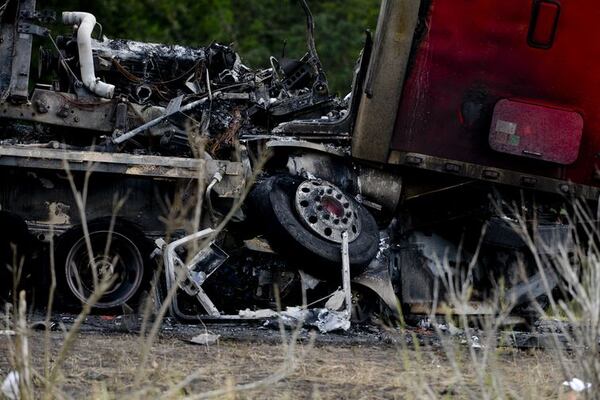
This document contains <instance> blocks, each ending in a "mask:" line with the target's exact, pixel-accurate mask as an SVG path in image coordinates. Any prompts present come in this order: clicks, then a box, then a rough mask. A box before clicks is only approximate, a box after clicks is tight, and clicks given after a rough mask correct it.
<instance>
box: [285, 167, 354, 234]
mask: <svg viewBox="0 0 600 400" xmlns="http://www.w3.org/2000/svg"><path fill="white" fill-rule="evenodd" d="M295 206H296V211H297V212H298V215H299V216H300V219H301V220H302V222H304V224H305V225H306V226H307V227H308V228H309V229H310V230H312V231H313V232H315V233H316V234H317V235H319V236H320V237H322V238H324V239H327V240H331V241H332V242H335V243H341V242H342V233H343V232H344V231H346V232H348V240H349V241H350V242H351V241H353V240H354V239H356V238H357V237H358V235H359V234H360V219H359V218H358V209H357V207H356V206H355V203H354V202H353V201H351V200H350V199H349V198H348V196H346V195H345V194H344V193H343V192H342V191H341V190H340V189H338V188H337V187H336V186H335V185H333V184H331V183H329V182H327V181H321V180H317V179H311V180H307V181H304V182H302V183H301V184H300V186H298V189H296V198H295Z"/></svg>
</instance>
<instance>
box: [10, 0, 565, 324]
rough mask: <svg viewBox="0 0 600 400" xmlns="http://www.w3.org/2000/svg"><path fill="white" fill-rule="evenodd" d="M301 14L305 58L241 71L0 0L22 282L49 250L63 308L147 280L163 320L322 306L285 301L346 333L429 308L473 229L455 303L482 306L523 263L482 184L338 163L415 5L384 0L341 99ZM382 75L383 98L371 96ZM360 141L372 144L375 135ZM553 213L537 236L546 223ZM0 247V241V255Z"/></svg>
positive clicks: (23, 0) (124, 292)
mask: <svg viewBox="0 0 600 400" xmlns="http://www.w3.org/2000/svg"><path fill="white" fill-rule="evenodd" d="M415 3H418V2H415ZM300 4H301V6H302V8H303V9H304V11H305V13H306V18H307V38H308V40H307V43H308V46H307V47H308V51H307V53H306V55H305V56H304V57H302V58H301V59H299V60H290V59H284V58H281V59H278V58H276V57H271V58H270V60H269V67H268V68H266V69H252V68H249V67H247V66H246V65H244V64H243V62H242V59H241V58H240V56H239V55H238V54H237V53H236V52H235V51H234V50H233V49H232V48H231V47H228V46H224V45H220V44H216V43H213V44H211V45H209V46H207V47H205V48H188V47H182V46H177V45H161V44H151V43H141V42H136V41H130V40H120V39H108V38H106V37H104V36H103V35H102V31H101V29H98V25H97V23H96V19H95V17H94V16H93V15H92V14H89V13H84V12H64V13H62V22H63V23H64V24H65V25H67V26H71V27H73V30H72V34H68V35H64V36H55V35H54V34H53V32H50V30H49V29H48V28H46V27H44V25H47V26H49V25H50V23H51V22H52V19H53V14H52V13H49V12H41V11H38V10H36V8H35V1H34V0H20V1H16V0H14V1H11V0H9V1H8V2H5V4H4V6H2V8H1V9H0V18H1V35H2V40H1V41H0V96H1V97H0V168H2V180H1V184H0V206H1V209H2V211H1V212H2V221H3V225H4V226H5V227H9V229H8V230H9V231H7V232H4V233H3V234H2V235H3V237H2V239H3V240H4V241H5V242H8V241H10V242H13V243H16V244H17V245H18V247H17V248H18V251H19V252H25V253H26V257H27V260H28V261H30V263H31V264H36V266H35V268H36V269H34V270H33V271H34V273H33V274H32V275H36V274H38V275H43V274H44V273H45V272H44V271H41V269H42V268H41V267H40V266H39V264H42V262H41V260H44V259H46V255H40V254H42V253H43V254H45V253H44V252H45V251H47V249H48V246H50V245H51V246H54V248H55V251H54V254H55V256H56V264H55V265H56V272H57V279H58V283H59V289H60V295H61V296H62V297H63V298H64V299H63V300H64V301H65V302H67V303H68V302H69V301H75V302H79V303H81V302H85V301H86V300H87V298H88V297H89V296H90V295H91V293H92V291H93V289H94V285H95V284H96V283H97V279H98V277H100V278H105V279H113V280H114V282H113V284H112V286H111V287H110V288H109V290H107V291H106V293H104V294H103V295H102V297H101V298H100V299H99V301H98V302H97V303H96V304H95V307H97V308H103V309H112V308H115V307H118V306H121V305H123V304H126V303H127V304H133V303H135V301H136V300H138V299H139V298H140V296H141V294H142V293H143V292H144V291H145V290H147V288H149V282H150V280H151V278H152V276H153V274H154V273H155V271H159V272H160V273H161V274H160V276H159V279H158V282H159V284H158V285H157V290H156V291H157V298H161V296H164V293H166V291H167V289H170V288H172V287H175V286H177V287H178V288H179V289H178V292H177V295H176V296H174V298H173V300H172V302H171V311H172V312H173V313H174V314H175V315H176V316H178V317H180V318H184V319H197V318H198V317H201V318H215V319H219V318H228V319H231V318H241V319H245V318H264V317H268V316H272V315H274V312H272V311H270V310H274V309H276V307H277V301H281V304H282V305H284V306H294V305H295V306H298V305H303V304H304V305H307V304H311V305H314V306H315V307H320V308H318V309H316V310H315V309H307V308H306V307H301V306H300V307H296V308H289V309H288V311H287V313H288V314H287V317H289V318H292V319H293V318H312V319H313V320H314V321H315V324H316V325H317V326H318V327H319V328H320V329H322V330H328V329H330V328H336V327H345V326H347V325H346V322H347V321H348V318H349V316H350V313H351V312H352V307H354V308H355V309H359V310H360V311H365V310H367V311H368V310H369V309H371V310H372V305H373V301H372V299H373V298H375V297H377V296H378V298H379V299H380V300H382V301H383V304H386V305H387V306H388V307H389V308H390V309H391V310H392V311H393V312H394V311H396V310H398V308H397V306H398V305H402V307H403V308H404V310H405V311H409V312H416V313H419V312H429V310H430V308H431V306H432V304H434V300H435V297H436V296H435V293H434V291H435V288H436V287H437V286H439V285H438V284H436V281H437V279H438V277H439V274H440V272H439V269H438V268H437V267H436V265H435V264H436V259H442V258H444V257H446V258H447V259H450V264H451V265H452V266H453V268H455V269H457V270H459V269H461V268H463V267H464V265H463V264H465V262H462V263H461V262H460V258H461V254H463V255H462V257H464V259H465V260H466V264H469V261H470V260H469V256H468V254H475V253H476V252H475V250H474V249H475V248H476V247H477V243H478V237H479V234H480V232H481V226H483V225H489V227H490V228H489V229H488V234H486V236H485V237H484V239H483V246H482V249H481V252H480V256H479V258H478V260H477V262H476V266H475V268H474V271H475V273H474V275H475V278H474V281H475V285H476V288H477V290H476V291H475V293H474V295H473V301H474V302H476V303H477V306H474V308H473V310H461V311H462V312H473V313H481V312H485V311H482V310H485V307H484V305H485V301H486V296H487V294H488V293H489V292H490V290H491V289H492V287H493V286H494V281H495V280H496V279H499V278H500V277H504V276H506V277H508V276H511V277H514V276H517V275H518V274H516V273H515V271H516V268H517V265H518V264H519V263H518V261H519V260H521V259H522V257H519V256H518V254H521V255H523V257H524V258H526V257H527V254H526V253H527V252H526V249H525V244H524V243H523V242H522V240H521V239H520V238H519V237H518V235H516V234H515V233H513V232H512V231H511V229H510V228H509V226H508V223H507V222H506V216H505V215H502V216H500V215H499V213H498V212H497V211H496V209H495V208H494V206H493V205H492V204H491V202H490V200H489V198H488V196H487V194H488V193H489V192H490V186H489V185H488V184H486V183H485V182H484V183H480V182H478V181H476V180H473V179H469V178H468V177H463V178H461V177H460V176H458V175H457V174H454V175H452V176H451V177H446V176H445V175H444V174H439V173H438V174H436V173H434V172H430V171H415V170H413V169H411V168H410V165H409V166H408V167H406V166H398V165H392V164H391V163H381V162H374V161H369V160H368V159H369V157H364V158H363V159H361V158H357V157H356V155H357V154H354V153H355V148H356V149H358V150H356V152H357V153H358V152H360V151H363V153H364V143H365V141H364V137H363V136H364V135H363V134H362V133H361V135H359V134H358V133H356V132H357V129H359V128H360V127H361V124H362V125H364V124H365V123H366V122H365V121H367V120H368V118H371V117H369V115H373V111H370V110H368V109H363V108H362V107H364V106H365V104H366V103H369V102H370V101H373V99H377V98H382V97H383V98H386V97H388V100H384V101H391V104H392V105H393V104H394V101H392V100H394V99H396V98H397V97H398V96H399V93H400V89H398V88H401V87H402V85H401V83H402V81H403V75H402V74H403V73H404V72H405V69H406V63H405V62H398V63H397V64H398V65H397V66H396V65H391V66H390V65H387V64H386V62H385V57H389V54H386V51H388V50H390V49H391V50H392V51H396V52H400V54H408V51H407V49H410V46H411V40H410V39H412V36H413V32H412V31H411V30H409V31H408V32H405V31H402V33H401V35H400V36H399V37H400V38H401V39H402V40H398V41H396V42H392V41H391V40H390V38H389V36H390V35H389V32H393V31H394V30H398V29H399V28H398V26H396V25H395V24H400V23H402V21H404V22H407V23H408V25H407V26H408V27H411V26H412V27H413V28H414V26H415V24H416V23H417V19H418V18H419V15H418V12H417V11H418V9H419V7H418V6H417V7H416V9H415V10H413V9H412V8H414V7H415V6H412V8H411V7H409V9H408V11H407V10H403V11H402V15H401V16H400V17H398V13H399V12H400V11H399V10H397V9H396V8H398V7H396V6H394V5H393V4H394V2H384V5H383V6H382V7H384V8H385V10H386V12H385V13H382V16H381V17H380V22H379V28H378V32H377V37H376V38H375V42H374V43H375V44H374V45H373V42H372V40H371V38H370V37H369V36H368V37H367V40H366V43H365V48H364V49H363V52H362V54H361V57H360V59H359V62H358V63H357V66H356V70H355V76H354V81H353V86H352V92H351V94H350V95H348V96H347V97H346V98H345V99H343V100H342V99H340V98H337V97H335V96H332V95H331V94H330V91H329V88H328V84H327V78H326V75H325V73H324V72H323V68H322V65H321V62H320V60H319V57H318V54H317V51H316V47H315V43H314V35H313V21H312V16H311V14H310V11H309V10H308V6H307V4H306V3H305V1H303V0H302V1H300ZM397 17H398V18H397ZM394 18H397V19H398V21H395V20H394ZM105 29H106V30H107V31H108V30H109V29H110V27H105ZM402 35H404V36H402ZM407 38H408V39H407ZM34 42H35V43H38V42H40V44H41V50H40V52H39V54H38V56H37V67H36V66H32V65H31V64H32V61H31V60H32V48H33V43H34ZM394 46H395V47H394ZM402 46H404V47H402ZM383 67H385V68H387V69H386V70H385V76H386V78H385V79H387V81H384V82H383V84H386V85H387V86H386V87H389V88H391V91H390V90H387V92H386V91H384V92H380V93H377V92H376V95H378V96H380V97H377V96H375V97H373V93H372V91H373V90H374V88H375V90H377V89H378V85H381V82H380V81H381V79H382V78H381V77H382V76H383V74H382V72H381V70H382V68H383ZM30 82H34V84H33V89H31V88H30ZM378 82H379V83H378ZM369 91H371V93H369ZM379 101H381V100H379ZM396 104H397V103H396ZM367 105H368V104H367ZM380 111H381V112H383V111H385V107H384V108H383V109H382V110H380ZM365 115H367V116H366V117H365ZM365 118H367V119H365ZM379 118H380V119H381V120H390V121H392V120H394V119H395V113H394V114H390V115H386V114H381V115H379ZM382 129H383V128H382ZM361 141H362V148H363V150H360V146H361ZM353 142H354V143H353ZM372 145H373V146H380V147H381V146H382V145H381V144H380V142H378V140H376V138H374V139H373V143H372ZM356 146H358V147H356ZM384 147H386V151H387V144H385V145H384ZM267 153H268V154H269V156H268V157H266V156H265V154H267ZM407 160H408V158H407ZM416 163H417V160H416V159H415V160H414V162H413V164H414V165H416ZM414 165H413V166H414ZM90 172H91V173H90ZM74 189H75V191H76V190H81V191H83V193H82V198H81V199H79V200H81V201H78V199H77V196H74ZM496 190H498V189H496ZM511 190H513V189H506V191H503V192H502V193H503V195H504V196H509V197H510V196H511V195H513V192H512V191H511ZM513 191H514V190H513ZM239 200H244V201H243V203H242V204H241V207H238V205H239V204H238V203H240V201H239ZM82 206H84V209H81V208H82ZM200 206H201V209H200V208H199V207H200ZM553 218H554V216H549V217H548V218H547V221H548V224H546V225H544V226H545V229H546V230H548V231H551V232H552V233H553V234H554V233H556V232H559V233H560V232H562V231H561V229H562V228H563V226H562V225H560V224H556V223H554V222H553V221H555V220H554V219H553ZM83 219H85V221H84V220H83ZM466 228H469V229H466ZM86 237H87V238H88V239H87V240H86ZM461 242H462V243H463V246H464V251H462V252H459V251H458V248H459V244H460V243H461ZM44 243H45V244H44ZM107 243H108V244H107ZM3 246H4V245H3ZM469 252H471V253H469ZM8 253H9V249H8V248H5V247H3V255H4V260H3V262H5V263H6V262H8V261H7V260H11V259H12V258H11V257H8V256H7V254H8ZM31 253H34V255H31ZM90 253H91V254H90ZM35 257H37V258H35ZM158 265H164V269H163V268H162V267H161V268H157V266H158ZM458 275H459V274H458ZM539 279H540V277H539V276H537V275H536V273H535V271H533V272H532V276H531V277H530V279H529V280H528V281H527V282H526V283H525V282H523V281H519V282H513V285H510V288H509V289H508V290H509V291H511V293H512V295H514V296H513V297H514V298H515V299H516V302H517V304H519V305H520V306H521V307H522V309H525V308H526V306H527V304H528V303H529V302H530V301H531V299H533V298H536V297H537V296H538V295H541V294H542V291H540V287H541V285H540V284H539ZM350 280H352V284H351V282H350ZM536 282H538V283H537V284H536ZM374 294H376V295H377V296H374ZM439 300H440V302H441V303H443V302H444V291H443V290H441V294H440V298H439ZM435 304H436V306H439V304H437V303H435ZM370 307H371V308H370ZM440 307H441V306H440ZM354 311H356V310H354Z"/></svg>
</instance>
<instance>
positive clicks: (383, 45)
mask: <svg viewBox="0 0 600 400" xmlns="http://www.w3.org/2000/svg"><path fill="white" fill-rule="evenodd" d="M420 5H421V0H383V2H382V4H381V10H380V12H379V20H378V22H377V31H376V32H375V42H374V44H373V53H372V54H371V61H370V63H369V70H368V72H367V77H366V81H365V87H364V93H363V94H362V98H361V100H360V106H359V108H358V113H357V117H356V123H355V125H354V132H353V138H352V156H354V157H357V158H361V159H365V160H370V161H377V162H387V158H388V154H389V147H390V141H391V138H392V134H393V132H394V126H395V123H396V115H397V113H398V106H399V104H400V98H401V95H402V87H403V84H404V78H405V75H406V67H407V65H408V59H409V57H410V50H411V46H412V42H413V36H414V33H415V29H416V27H417V22H418V19H419V7H420Z"/></svg>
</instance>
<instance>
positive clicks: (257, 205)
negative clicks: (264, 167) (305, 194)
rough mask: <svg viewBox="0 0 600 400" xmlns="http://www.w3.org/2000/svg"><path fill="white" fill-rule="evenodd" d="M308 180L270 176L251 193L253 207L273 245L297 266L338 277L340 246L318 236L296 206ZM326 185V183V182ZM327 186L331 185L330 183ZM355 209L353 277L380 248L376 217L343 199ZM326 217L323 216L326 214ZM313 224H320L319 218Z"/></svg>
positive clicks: (340, 259)
mask: <svg viewBox="0 0 600 400" xmlns="http://www.w3.org/2000/svg"><path fill="white" fill-rule="evenodd" d="M303 182H306V180H304V179H302V178H298V177H293V176H289V175H278V176H273V177H270V178H268V179H266V180H264V181H262V182H260V183H258V184H257V185H256V187H255V188H254V189H253V191H252V193H251V194H250V199H249V200H250V201H249V203H250V207H252V208H254V211H255V212H256V214H257V215H258V216H259V217H260V218H261V222H260V223H261V226H262V227H263V229H264V231H265V235H266V237H267V239H268V240H269V242H270V243H271V244H272V246H273V247H274V248H275V249H276V250H277V251H279V252H281V253H283V254H288V255H290V256H292V257H293V259H294V260H295V263H296V265H297V266H298V267H299V268H302V269H304V270H306V271H307V272H309V273H311V274H314V275H315V276H318V277H328V276H337V275H338V274H339V273H340V269H341V262H342V258H341V244H340V243H338V242H337V241H334V240H329V239H326V238H325V237H324V236H322V235H319V234H318V233H317V232H316V231H315V229H311V227H309V226H307V223H311V222H309V221H305V220H304V218H302V216H301V215H299V213H298V211H297V207H296V205H295V202H296V191H297V189H298V187H299V186H300V185H301V184H303ZM324 183H326V182H324ZM327 186H329V184H328V183H327ZM344 199H346V200H347V201H348V202H350V203H351V208H352V209H355V210H356V216H355V218H356V220H357V221H358V222H359V223H360V227H361V229H360V231H359V232H358V234H357V235H355V236H354V240H352V241H351V242H350V243H349V251H350V264H351V269H352V273H353V274H357V273H360V272H361V271H362V270H363V268H364V267H365V266H366V265H367V264H368V263H369V262H370V261H371V260H372V259H373V257H375V255H376V254H377V251H378V249H379V230H378V227H377V223H376V222H375V219H374V218H373V216H372V215H371V214H370V213H369V212H368V211H367V210H366V209H365V208H364V207H363V206H362V205H360V204H358V203H357V202H356V201H355V200H354V199H352V198H351V197H350V196H344ZM323 215H324V214H323ZM317 218H318V219H317V220H314V224H319V223H320V222H322V221H320V218H321V217H320V216H317Z"/></svg>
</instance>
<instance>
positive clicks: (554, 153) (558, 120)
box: [489, 99, 583, 164]
mask: <svg viewBox="0 0 600 400" xmlns="http://www.w3.org/2000/svg"><path fill="white" fill-rule="evenodd" d="M582 131H583V118H581V115H579V114H578V113H576V112H573V111H567V110H561V109H557V108H552V107H546V106H540V105H537V104H530V103H525V102H522V101H515V100H507V99H503V100H500V101H499V102H498V103H497V104H496V106H495V107H494V115H493V117H492V124H491V127H490V136H489V142H490V147H491V148H492V149H494V150H496V151H500V152H503V153H508V154H514V155H517V156H524V157H530V158H535V159H539V160H545V161H551V162H555V163H558V164H571V163H573V162H575V160H576V159H577V155H578V154H579V145H580V143H581V133H582Z"/></svg>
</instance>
